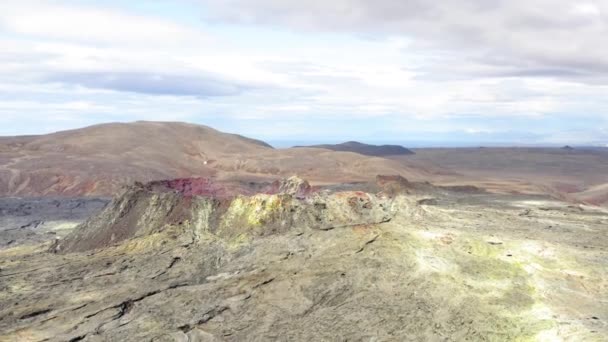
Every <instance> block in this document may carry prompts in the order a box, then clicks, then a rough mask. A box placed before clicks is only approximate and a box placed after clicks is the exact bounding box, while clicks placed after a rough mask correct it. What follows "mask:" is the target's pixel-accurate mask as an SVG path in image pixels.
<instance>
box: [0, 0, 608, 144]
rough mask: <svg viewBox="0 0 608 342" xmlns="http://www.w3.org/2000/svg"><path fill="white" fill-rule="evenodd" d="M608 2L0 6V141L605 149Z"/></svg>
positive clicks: (351, 0) (136, 1)
mask: <svg viewBox="0 0 608 342" xmlns="http://www.w3.org/2000/svg"><path fill="white" fill-rule="evenodd" d="M606 37H608V0H581V1H571V0H451V1H428V0H373V1H370V0H331V1H327V0H323V1H321V0H308V1H299V0H298V1H295V0H294V1H291V0H172V1H168V0H167V1H160V0H129V1H118V0H105V1H94V0H55V1H51V0H49V1H30V0H2V1H0V47H1V48H0V135H23V134H42V133H49V132H53V131H58V130H64V129H72V128H78V127H83V126H87V125H92V124H97V123H103V122H116V121H120V122H130V121H137V120H153V121H186V122H192V123H198V124H204V125H208V126H212V127H214V128H217V129H219V130H222V131H227V132H234V133H240V134H244V135H247V136H250V137H254V138H258V139H263V140H266V141H269V142H271V143H275V144H277V145H280V144H289V143H290V142H298V143H307V142H310V143H316V142H339V141H346V140H359V141H365V142H403V143H408V144H410V145H416V146H426V145H428V146H469V145H477V144H487V145H491V144H496V145H563V144H571V145H606V144H608V44H606Z"/></svg>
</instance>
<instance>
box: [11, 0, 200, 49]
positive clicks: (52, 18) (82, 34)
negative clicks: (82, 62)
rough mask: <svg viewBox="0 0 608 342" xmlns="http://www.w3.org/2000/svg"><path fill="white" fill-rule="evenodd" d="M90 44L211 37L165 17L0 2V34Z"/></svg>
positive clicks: (170, 41)
mask: <svg viewBox="0 0 608 342" xmlns="http://www.w3.org/2000/svg"><path fill="white" fill-rule="evenodd" d="M1 30H4V31H7V32H11V33H12V34H18V35H22V36H26V37H34V38H44V39H51V40H58V41H64V42H65V41H68V42H78V43H82V44H88V45H103V44H105V45H113V46H115V45H131V46H133V45H136V46H140V47H141V46H147V47H151V46H157V47H158V46H179V45H180V44H186V43H190V44H196V43H200V42H203V41H205V40H207V39H209V37H208V36H207V35H205V34H204V33H203V32H200V31H197V30H195V29H192V28H190V27H188V26H186V25H180V24H176V23H174V22H172V21H169V20H165V19H162V18H155V17H149V16H142V15H136V14H130V13H126V12H122V11H117V10H112V9H104V8H95V7H87V6H65V5H61V4H57V3H51V2H45V1H33V0H23V1H12V2H11V1H3V2H1V3H0V31H1Z"/></svg>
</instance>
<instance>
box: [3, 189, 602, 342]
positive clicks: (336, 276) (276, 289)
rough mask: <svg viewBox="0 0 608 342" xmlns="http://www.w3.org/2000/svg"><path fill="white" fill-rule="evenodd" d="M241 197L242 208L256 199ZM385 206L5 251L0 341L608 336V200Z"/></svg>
mask: <svg viewBox="0 0 608 342" xmlns="http://www.w3.org/2000/svg"><path fill="white" fill-rule="evenodd" d="M365 195H366V196H367V194H365ZM267 196H276V195H267ZM332 196H333V197H332ZM335 196H337V194H332V195H330V196H326V197H325V200H326V201H329V202H331V201H332V200H335ZM240 198H241V200H239V201H241V204H242V206H239V208H241V209H243V210H244V211H242V212H246V213H249V212H248V211H247V210H245V209H247V208H254V209H255V208H258V207H257V205H258V204H260V203H261V202H259V201H258V200H257V199H256V200H253V199H252V198H256V197H255V196H253V197H240ZM347 198H348V196H347ZM148 201H149V199H148ZM115 203H116V202H115ZM148 203H149V202H148ZM232 203H233V202H231V206H232ZM266 203H268V202H266ZM340 203H342V202H341V201H340V200H337V202H336V203H330V204H329V205H328V207H330V206H332V205H338V204H340ZM346 203H348V200H346ZM144 207H147V205H146V206H144ZM389 210H390V212H391V213H392V217H391V218H392V219H391V220H390V221H388V222H383V223H369V224H368V223H363V224H353V225H344V226H339V227H335V228H334V229H329V230H323V229H315V227H311V226H309V225H302V226H299V225H298V224H295V225H293V226H290V227H289V229H285V230H277V231H274V232H273V233H272V234H250V229H251V228H252V226H248V225H243V226H233V227H232V229H234V231H233V232H236V231H237V230H238V229H242V230H241V232H242V233H244V235H234V234H229V235H222V234H217V232H214V231H211V230H201V231H198V230H196V229H193V227H196V224H194V223H193V221H191V222H190V223H188V224H185V223H183V224H181V225H179V224H168V222H167V224H165V225H164V226H162V227H160V228H159V229H151V230H139V229H138V230H136V233H135V234H133V235H130V236H128V237H126V238H125V239H124V240H122V241H116V243H113V244H111V245H109V246H103V248H100V249H94V250H86V251H83V252H76V253H67V254H53V253H49V252H48V249H49V246H50V244H49V243H46V244H40V245H23V246H18V247H14V248H10V249H5V250H2V251H0V287H1V288H0V340H6V341H269V340H277V341H422V340H424V341H462V340H470V341H512V340H533V341H534V340H539V341H557V340H573V341H602V340H605V336H607V335H608V324H607V322H608V309H607V308H608V306H607V305H606V302H607V301H608V291H606V290H607V288H608V287H607V286H608V270H607V269H606V267H605V265H606V264H607V263H608V248H607V246H608V234H606V227H607V223H608V213H607V212H606V211H603V210H601V209H598V208H593V207H586V206H571V205H568V204H566V203H562V202H557V201H553V200H550V199H547V198H542V197H522V196H498V195H491V194H469V193H458V192H450V191H446V190H441V191H436V192H433V193H429V194H426V195H425V194H422V193H419V194H416V195H405V196H404V195H397V196H395V197H394V198H391V199H390V208H389ZM141 212H146V211H145V210H143V211H141ZM141 212H140V213H141ZM238 212H240V211H238ZM269 212H272V211H269ZM251 213H260V212H258V211H256V210H253V211H251ZM102 215H103V214H102ZM224 215H225V214H224ZM222 217H223V215H222ZM254 217H258V216H254ZM237 221H238V220H237ZM235 222H236V221H235ZM298 222H300V221H297V222H296V223H298ZM239 227H240V228H239ZM259 227H262V228H263V227H264V224H261V225H260V226H259ZM141 228H142V229H144V228H145V227H144V226H142V227H141Z"/></svg>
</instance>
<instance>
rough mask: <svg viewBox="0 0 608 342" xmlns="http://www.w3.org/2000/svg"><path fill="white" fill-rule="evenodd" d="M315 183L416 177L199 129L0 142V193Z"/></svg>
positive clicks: (151, 127) (133, 126)
mask: <svg viewBox="0 0 608 342" xmlns="http://www.w3.org/2000/svg"><path fill="white" fill-rule="evenodd" d="M294 174H297V175H300V176H302V177H306V178H307V179H310V180H311V181H313V183H314V182H316V183H333V182H350V181H364V180H371V179H373V178H374V177H375V175H377V174H402V175H403V176H405V177H407V178H408V179H409V178H411V179H421V178H424V177H425V174H426V171H425V170H422V169H421V168H419V167H418V166H416V165H414V163H404V162H402V161H393V160H386V159H383V158H373V157H366V156H362V155H360V154H355V153H347V152H332V151H327V150H325V149H314V148H298V149H283V150H276V149H273V148H272V147H271V146H270V145H268V144H266V143H264V142H261V141H258V140H254V139H249V138H245V137H242V136H239V135H234V134H227V133H222V132H220V131H217V130H215V129H212V128H210V127H206V126H200V125H193V124H185V123H175V122H163V123H161V122H136V123H112V124H103V125H96V126H91V127H86V128H82V129H76V130H70V131H64V132H58V133H53V134H48V135H41V136H24V137H4V138H0V195H11V196H41V195H68V196H77V195H96V196H99V195H104V196H105V195H111V194H114V193H115V192H116V191H117V190H118V189H119V188H120V187H121V186H123V185H124V184H130V183H132V182H134V181H141V182H148V181H153V180H159V179H171V178H187V177H214V178H218V179H225V180H237V181H251V180H274V179H277V178H282V177H288V176H291V175H294Z"/></svg>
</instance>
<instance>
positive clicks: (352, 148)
mask: <svg viewBox="0 0 608 342" xmlns="http://www.w3.org/2000/svg"><path fill="white" fill-rule="evenodd" d="M296 147H300V148H301V147H312V148H324V149H327V150H332V151H340V152H354V153H359V154H363V155H366V156H374V157H384V156H400V155H409V154H414V152H412V151H411V150H409V149H407V148H405V147H403V146H400V145H369V144H363V143H360V142H358V141H347V142H345V143H341V144H322V145H311V146H296Z"/></svg>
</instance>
